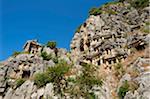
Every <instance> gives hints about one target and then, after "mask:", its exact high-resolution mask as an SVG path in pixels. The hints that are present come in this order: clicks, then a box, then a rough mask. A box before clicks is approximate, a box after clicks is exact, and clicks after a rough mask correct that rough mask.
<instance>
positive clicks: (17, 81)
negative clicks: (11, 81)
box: [16, 78, 25, 87]
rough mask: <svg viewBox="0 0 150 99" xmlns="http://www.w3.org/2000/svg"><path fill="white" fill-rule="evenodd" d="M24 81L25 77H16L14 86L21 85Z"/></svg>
mask: <svg viewBox="0 0 150 99" xmlns="http://www.w3.org/2000/svg"><path fill="white" fill-rule="evenodd" d="M24 82H25V79H22V78H20V79H17V80H16V87H19V86H21V85H22V84H23V83H24Z"/></svg>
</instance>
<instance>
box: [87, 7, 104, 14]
mask: <svg viewBox="0 0 150 99" xmlns="http://www.w3.org/2000/svg"><path fill="white" fill-rule="evenodd" d="M101 13H102V10H101V8H95V7H94V8H92V9H91V10H90V11H89V14H90V15H95V16H96V15H100V14H101Z"/></svg>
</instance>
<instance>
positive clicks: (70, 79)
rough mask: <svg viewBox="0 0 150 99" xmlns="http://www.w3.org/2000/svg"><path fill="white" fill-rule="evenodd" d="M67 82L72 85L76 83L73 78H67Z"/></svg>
mask: <svg viewBox="0 0 150 99" xmlns="http://www.w3.org/2000/svg"><path fill="white" fill-rule="evenodd" d="M67 81H68V82H73V83H76V79H74V78H71V77H69V78H68V79H67Z"/></svg>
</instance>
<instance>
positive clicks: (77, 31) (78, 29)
mask: <svg viewBox="0 0 150 99" xmlns="http://www.w3.org/2000/svg"><path fill="white" fill-rule="evenodd" d="M81 26H82V24H81V25H80V26H79V27H78V28H77V29H76V31H75V33H79V32H80V29H81Z"/></svg>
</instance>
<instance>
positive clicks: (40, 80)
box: [34, 72, 51, 87]
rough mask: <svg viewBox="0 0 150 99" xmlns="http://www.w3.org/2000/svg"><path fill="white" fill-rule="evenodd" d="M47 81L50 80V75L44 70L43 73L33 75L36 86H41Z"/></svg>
mask: <svg viewBox="0 0 150 99" xmlns="http://www.w3.org/2000/svg"><path fill="white" fill-rule="evenodd" d="M49 82H51V77H50V76H49V75H48V74H47V73H46V72H44V73H37V74H35V76H34V83H35V84H36V85H37V86H38V87H43V86H45V85H46V84H47V83H49Z"/></svg>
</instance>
